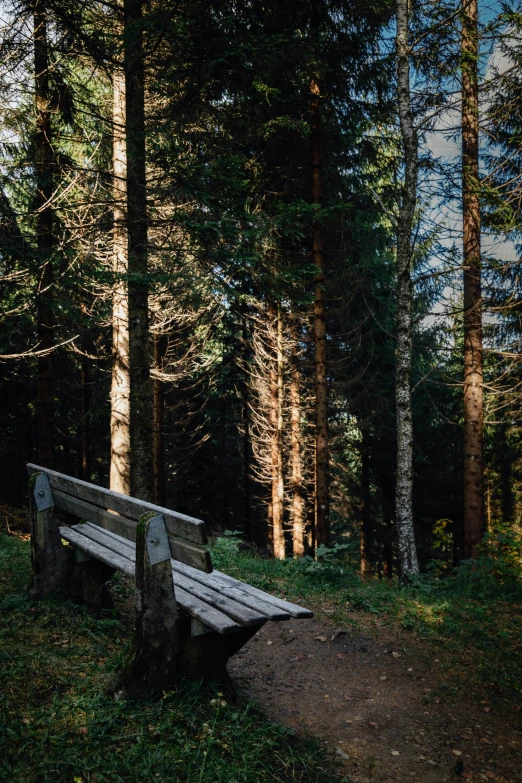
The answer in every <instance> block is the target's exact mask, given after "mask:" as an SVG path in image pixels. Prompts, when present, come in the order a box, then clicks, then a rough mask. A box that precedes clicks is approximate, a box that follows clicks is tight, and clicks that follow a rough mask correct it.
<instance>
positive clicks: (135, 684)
mask: <svg viewBox="0 0 522 783" xmlns="http://www.w3.org/2000/svg"><path fill="white" fill-rule="evenodd" d="M177 614H178V613H177V606H176V596H175V593H174V583H173V580H172V567H171V564H170V548H169V544H168V538H167V531H166V529H165V521H164V519H163V516H162V515H161V514H160V515H158V514H155V513H154V512H148V513H147V514H143V515H142V516H141V517H140V521H139V522H138V526H137V529H136V629H135V637H134V643H133V647H132V651H131V654H130V657H129V660H128V662H127V664H126V666H125V670H124V673H123V676H122V677H121V679H120V682H119V684H118V686H117V688H116V697H117V698H120V699H140V698H143V697H145V696H149V695H151V694H152V693H158V692H161V691H162V690H165V689H168V688H169V686H170V685H171V684H172V682H173V680H174V679H175V678H176V677H177V676H178V674H179V673H180V660H179V658H180V655H179V646H180V645H179V632H178V616H177Z"/></svg>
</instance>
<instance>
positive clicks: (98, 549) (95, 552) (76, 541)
mask: <svg viewBox="0 0 522 783" xmlns="http://www.w3.org/2000/svg"><path fill="white" fill-rule="evenodd" d="M60 535H61V537H62V538H65V540H66V541H69V543H70V544H73V545H74V546H77V547H79V548H80V549H82V550H83V551H84V552H87V554H88V555H92V556H93V557H95V558H96V559H97V560H101V561H102V563H107V565H109V566H112V567H113V568H115V569H116V570H117V571H123V573H124V574H127V576H134V570H135V568H134V563H133V562H132V561H131V560H129V559H128V558H127V557H124V556H123V555H121V554H117V553H116V552H114V551H113V550H112V549H107V547H106V546H104V545H103V544H100V543H98V542H97V541H93V540H92V539H90V538H86V537H85V536H83V535H82V534H81V533H80V532H78V531H77V530H74V528H71V527H61V528H60Z"/></svg>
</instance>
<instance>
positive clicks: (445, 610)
mask: <svg viewBox="0 0 522 783" xmlns="http://www.w3.org/2000/svg"><path fill="white" fill-rule="evenodd" d="M0 521H2V522H3V523H4V533H3V534H1V531H0V747H1V749H2V752H0V781H1V783H3V781H4V780H5V781H6V783H7V781H9V783H32V781H34V782H35V783H36V781H38V783H51V781H52V783H62V781H63V783H73V782H74V783H113V781H114V783H116V781H118V783H119V782H121V781H125V783H127V781H129V783H130V781H132V782H133V783H134V781H136V783H137V782H138V781H142V780H143V781H158V783H161V781H165V783H166V782H167V781H168V782H169V783H173V782H174V781H180V783H189V782H190V783H192V781H193V782H194V783H196V781H197V783H232V782H233V783H263V781H266V782H267V783H268V781H270V782H271V783H272V782H273V781H281V783H283V782H286V781H301V782H302V783H313V782H316V783H330V782H332V783H333V781H335V780H339V781H344V782H345V783H392V782H393V783H406V782H407V781H409V780H412V781H418V783H443V782H444V781H457V780H467V781H483V780H484V781H488V780H496V781H497V783H521V781H522V601H520V600H519V596H517V595H511V596H510V597H509V596H508V595H507V594H506V593H505V591H504V592H502V590H500V592H498V591H497V593H495V590H496V588H494V589H493V592H491V589H489V588H488V589H487V590H485V589H484V584H483V583H479V582H477V583H476V584H472V585H471V590H470V589H468V588H469V585H468V587H466V585H463V584H461V583H455V584H453V586H451V585H450V582H448V581H447V580H445V581H444V582H443V584H442V583H441V585H440V586H437V584H436V583H433V584H432V583H428V582H426V583H425V584H421V585H420V586H419V587H418V589H413V588H408V589H407V590H405V589H401V588H399V587H398V586H397V585H396V584H394V583H386V582H379V580H375V579H372V580H368V581H367V582H362V581H361V580H360V578H359V577H358V576H357V574H355V573H353V571H352V572H350V571H348V570H343V571H341V570H340V569H339V568H338V567H333V566H332V567H329V566H327V567H324V568H322V567H320V566H318V565H317V564H313V565H311V566H310V565H307V564H306V562H303V563H301V564H299V563H296V562H295V561H291V560H288V561H283V562H282V561H274V560H267V559H263V558H260V557H253V556H251V555H250V554H249V553H248V552H246V553H245V552H240V551H239V550H238V547H237V545H236V544H235V542H234V540H233V539H227V538H221V539H218V541H217V543H216V544H215V545H214V548H213V560H214V563H215V565H216V567H218V568H221V569H222V570H225V571H227V572H228V573H231V574H232V575H234V576H237V577H239V578H242V579H244V580H245V581H248V582H250V583H251V584H254V585H256V586H258V587H260V588H262V589H265V590H268V591H269V592H272V593H274V594H279V595H281V596H283V597H287V598H289V600H293V601H295V602H297V603H302V604H303V605H306V606H309V607H310V608H312V609H313V610H314V612H315V617H314V619H313V620H294V621H290V622H286V623H268V624H267V625H266V626H264V627H263V628H262V629H261V630H260V631H259V633H258V634H256V635H255V636H254V637H253V639H252V640H251V641H250V642H249V643H248V645H247V646H246V647H245V648H244V649H243V650H242V651H241V652H240V653H239V654H238V655H237V656H235V657H234V658H233V659H232V660H231V662H230V664H229V672H230V675H231V677H232V679H233V681H234V682H235V683H236V684H237V685H238V686H239V699H238V700H237V701H234V700H233V699H232V698H230V695H227V694H226V692H225V694H224V695H223V693H222V691H220V690H219V685H218V684H216V685H209V686H204V685H202V684H198V683H189V682H184V683H181V684H180V685H179V687H177V688H175V689H174V690H173V691H172V692H171V693H168V694H165V695H164V698H163V699H162V700H160V701H159V702H151V703H146V702H144V703H142V704H139V705H138V704H136V703H134V704H133V703H128V704H125V703H120V702H115V701H114V700H113V699H111V698H110V697H109V696H108V695H107V687H108V686H109V685H110V682H111V681H112V680H113V678H114V676H115V675H116V676H117V672H118V671H119V669H120V668H121V665H122V662H123V660H124V658H125V654H126V652H127V650H128V648H129V643H130V639H131V631H132V622H133V617H132V614H133V612H132V586H131V585H130V584H129V583H127V581H126V580H125V579H122V578H121V577H115V578H114V580H113V584H112V592H113V596H114V598H115V601H116V603H117V606H118V610H119V613H118V615H117V616H99V615H96V614H93V613H90V612H86V611H85V610H84V609H83V608H82V607H77V606H74V605H72V604H68V603H67V602H63V601H62V602H59V601H55V602H52V601H51V602H44V603H43V604H31V603H30V602H29V601H27V598H26V586H27V582H28V578H29V569H30V558H29V542H28V540H27V539H28V535H27V519H26V515H24V514H23V513H19V512H16V511H15V510H13V509H9V508H1V507H0ZM481 585H482V586H481ZM490 587H491V585H490ZM488 590H489V592H488ZM481 591H482V595H481ZM470 593H471V594H470ZM479 596H480V597H479ZM259 708H261V709H259Z"/></svg>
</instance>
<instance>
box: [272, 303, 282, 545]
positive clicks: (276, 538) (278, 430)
mask: <svg viewBox="0 0 522 783" xmlns="http://www.w3.org/2000/svg"><path fill="white" fill-rule="evenodd" d="M272 313H273V316H274V318H273V320H272V323H273V327H272V328H273V330H274V327H275V362H274V363H273V366H272V369H271V372H270V401H271V409H270V423H271V430H272V453H271V462H272V529H273V547H274V557H277V558H279V559H280V560H284V558H285V556H286V550H285V533H284V479H283V397H284V375H283V372H284V369H283V319H282V315H281V308H280V307H279V306H278V308H277V311H276V310H275V308H273V309H272Z"/></svg>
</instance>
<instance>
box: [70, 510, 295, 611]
mask: <svg viewBox="0 0 522 783" xmlns="http://www.w3.org/2000/svg"><path fill="white" fill-rule="evenodd" d="M81 527H82V530H84V529H85V528H87V527H90V528H92V530H93V531H97V530H99V528H97V527H96V525H89V524H87V525H82V526H81ZM84 532H85V535H89V533H88V532H87V531H86V530H85V531H84ZM103 534H104V535H105V536H106V538H105V539H98V538H96V539H95V540H100V542H101V543H105V545H106V546H109V547H110V544H109V543H108V541H109V537H110V538H112V539H113V540H114V542H115V545H116V548H115V550H114V551H116V552H117V551H119V547H120V546H121V547H133V545H132V544H131V543H130V542H129V541H126V540H125V539H124V538H122V537H121V536H119V535H117V534H116V533H113V532H112V531H110V530H104V531H103ZM132 551H133V552H134V551H135V549H134V548H133V550H132ZM171 562H172V570H173V571H174V574H175V578H174V582H175V583H176V575H178V574H181V575H184V576H186V577H188V578H190V579H192V580H193V581H195V582H199V583H201V584H202V585H204V586H207V587H212V588H213V589H215V590H217V591H219V592H220V593H222V594H223V595H225V596H227V597H228V598H232V599H233V600H234V601H237V602H238V603H241V604H244V606H247V607H249V608H250V609H253V610H255V611H257V612H259V613H260V614H262V615H264V616H265V617H267V618H268V619H269V620H289V619H290V618H291V617H294V616H295V615H292V614H291V613H290V612H289V611H288V610H283V609H281V608H280V607H278V606H276V605H274V604H273V603H271V602H270V598H272V596H269V595H268V594H267V593H263V597H262V598H260V597H258V596H254V595H249V593H248V592H247V590H244V589H240V588H239V587H236V586H235V585H231V584H227V583H225V582H224V581H223V580H221V581H220V580H219V579H214V573H215V572H212V573H211V574H204V573H201V572H200V571H197V570H196V569H195V568H190V566H186V565H183V564H182V563H179V562H177V561H176V560H172V561H171ZM238 585H239V586H240V587H248V585H243V583H242V582H238ZM276 600H277V599H276ZM290 606H292V607H293V604H290ZM294 608H295V609H299V607H294ZM305 611H306V610H305Z"/></svg>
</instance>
